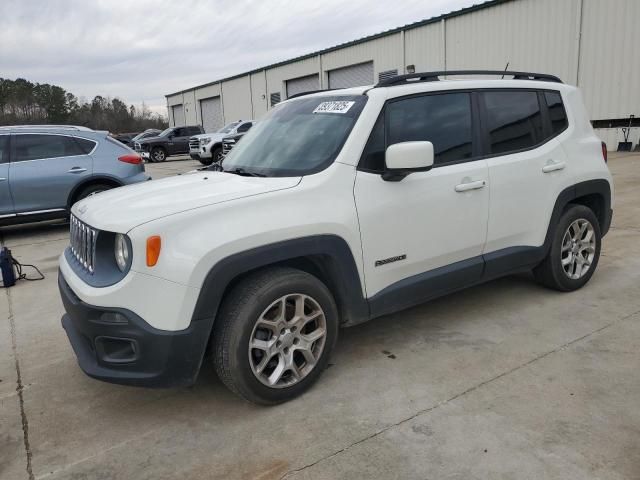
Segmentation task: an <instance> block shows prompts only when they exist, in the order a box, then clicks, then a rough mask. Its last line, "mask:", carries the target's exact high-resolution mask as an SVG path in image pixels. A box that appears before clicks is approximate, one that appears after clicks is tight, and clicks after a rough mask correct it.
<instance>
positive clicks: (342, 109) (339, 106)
mask: <svg viewBox="0 0 640 480" xmlns="http://www.w3.org/2000/svg"><path fill="white" fill-rule="evenodd" d="M354 103H356V102H353V101H341V100H337V101H333V102H322V103H321V104H320V105H318V106H317V107H316V109H315V110H314V111H313V113H347V112H348V111H349V109H350V108H351V107H352V106H353V104H354Z"/></svg>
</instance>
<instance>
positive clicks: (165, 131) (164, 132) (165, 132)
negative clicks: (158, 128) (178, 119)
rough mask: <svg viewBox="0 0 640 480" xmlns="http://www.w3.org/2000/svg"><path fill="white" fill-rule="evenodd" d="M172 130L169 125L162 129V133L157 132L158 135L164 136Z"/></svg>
mask: <svg viewBox="0 0 640 480" xmlns="http://www.w3.org/2000/svg"><path fill="white" fill-rule="evenodd" d="M172 131H173V128H171V127H169V128H167V129H166V130H163V131H162V133H159V134H158V136H159V137H166V136H167V135H169V134H170V133H171V132H172Z"/></svg>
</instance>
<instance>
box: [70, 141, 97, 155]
mask: <svg viewBox="0 0 640 480" xmlns="http://www.w3.org/2000/svg"><path fill="white" fill-rule="evenodd" d="M74 139H75V141H76V143H77V144H78V147H80V150H81V151H82V153H84V154H85V155H87V154H88V153H89V152H91V150H93V147H95V146H96V142H94V141H92V140H87V139H86V138H79V137H74Z"/></svg>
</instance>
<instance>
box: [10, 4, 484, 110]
mask: <svg viewBox="0 0 640 480" xmlns="http://www.w3.org/2000/svg"><path fill="white" fill-rule="evenodd" d="M473 3H480V0H476V2H474V1H473V0H428V1H427V0H391V1H389V0H387V1H382V0H346V1H345V0H322V1H309V0H277V1H276V0H200V1H198V0H181V1H171V0H137V1H125V0H117V1H116V0H0V19H2V20H1V22H0V77H3V78H10V79H15V78H18V77H23V78H26V79H28V80H31V81H33V82H39V83H52V84H56V85H60V86H61V87H63V88H65V89H66V90H68V91H70V92H72V93H74V94H75V95H76V96H78V97H85V98H86V99H88V100H90V99H91V98H93V97H94V96H95V95H103V96H110V97H118V98H121V99H122V100H124V101H125V102H127V103H133V104H136V105H139V104H141V103H142V102H143V101H144V102H146V104H147V105H149V106H150V107H151V108H152V110H154V111H156V112H160V113H163V114H166V107H165V105H166V103H165V99H164V95H166V94H168V93H172V92H174V91H177V90H182V89H185V88H188V87H192V86H195V85H198V84H201V83H206V82H210V81H213V80H217V79H219V78H222V77H225V76H229V75H234V74H237V73H242V72H244V71H247V70H250V69H253V68H257V67H261V66H264V65H268V64H271V63H274V62H278V61H282V60H287V59H289V58H292V57H295V56H299V55H303V54H306V53H311V52H313V51H315V50H320V49H322V48H326V47H330V46H333V45H336V44H339V43H343V42H347V41H350V40H355V39H357V38H360V37H363V36H366V35H370V34H374V33H378V32H381V31H383V30H387V29H390V28H394V27H398V26H401V25H405V24H407V23H412V22H415V21H418V20H422V19H425V18H429V17H433V16H436V15H440V14H442V13H447V12H450V11H452V10H457V9H459V8H462V7H466V6H469V5H472V4H473Z"/></svg>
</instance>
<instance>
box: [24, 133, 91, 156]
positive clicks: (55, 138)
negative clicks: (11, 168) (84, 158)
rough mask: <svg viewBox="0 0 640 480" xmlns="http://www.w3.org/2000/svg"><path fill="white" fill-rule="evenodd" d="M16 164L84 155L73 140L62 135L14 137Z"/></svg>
mask: <svg viewBox="0 0 640 480" xmlns="http://www.w3.org/2000/svg"><path fill="white" fill-rule="evenodd" d="M14 142H15V152H16V158H15V159H14V160H15V161H16V162H24V161H26V160H39V159H43V158H57V157H71V156H74V155H84V152H83V151H82V150H81V148H80V146H79V145H78V143H76V142H75V141H74V140H73V138H71V137H66V136H63V135H39V134H23V135H15V136H14Z"/></svg>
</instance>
